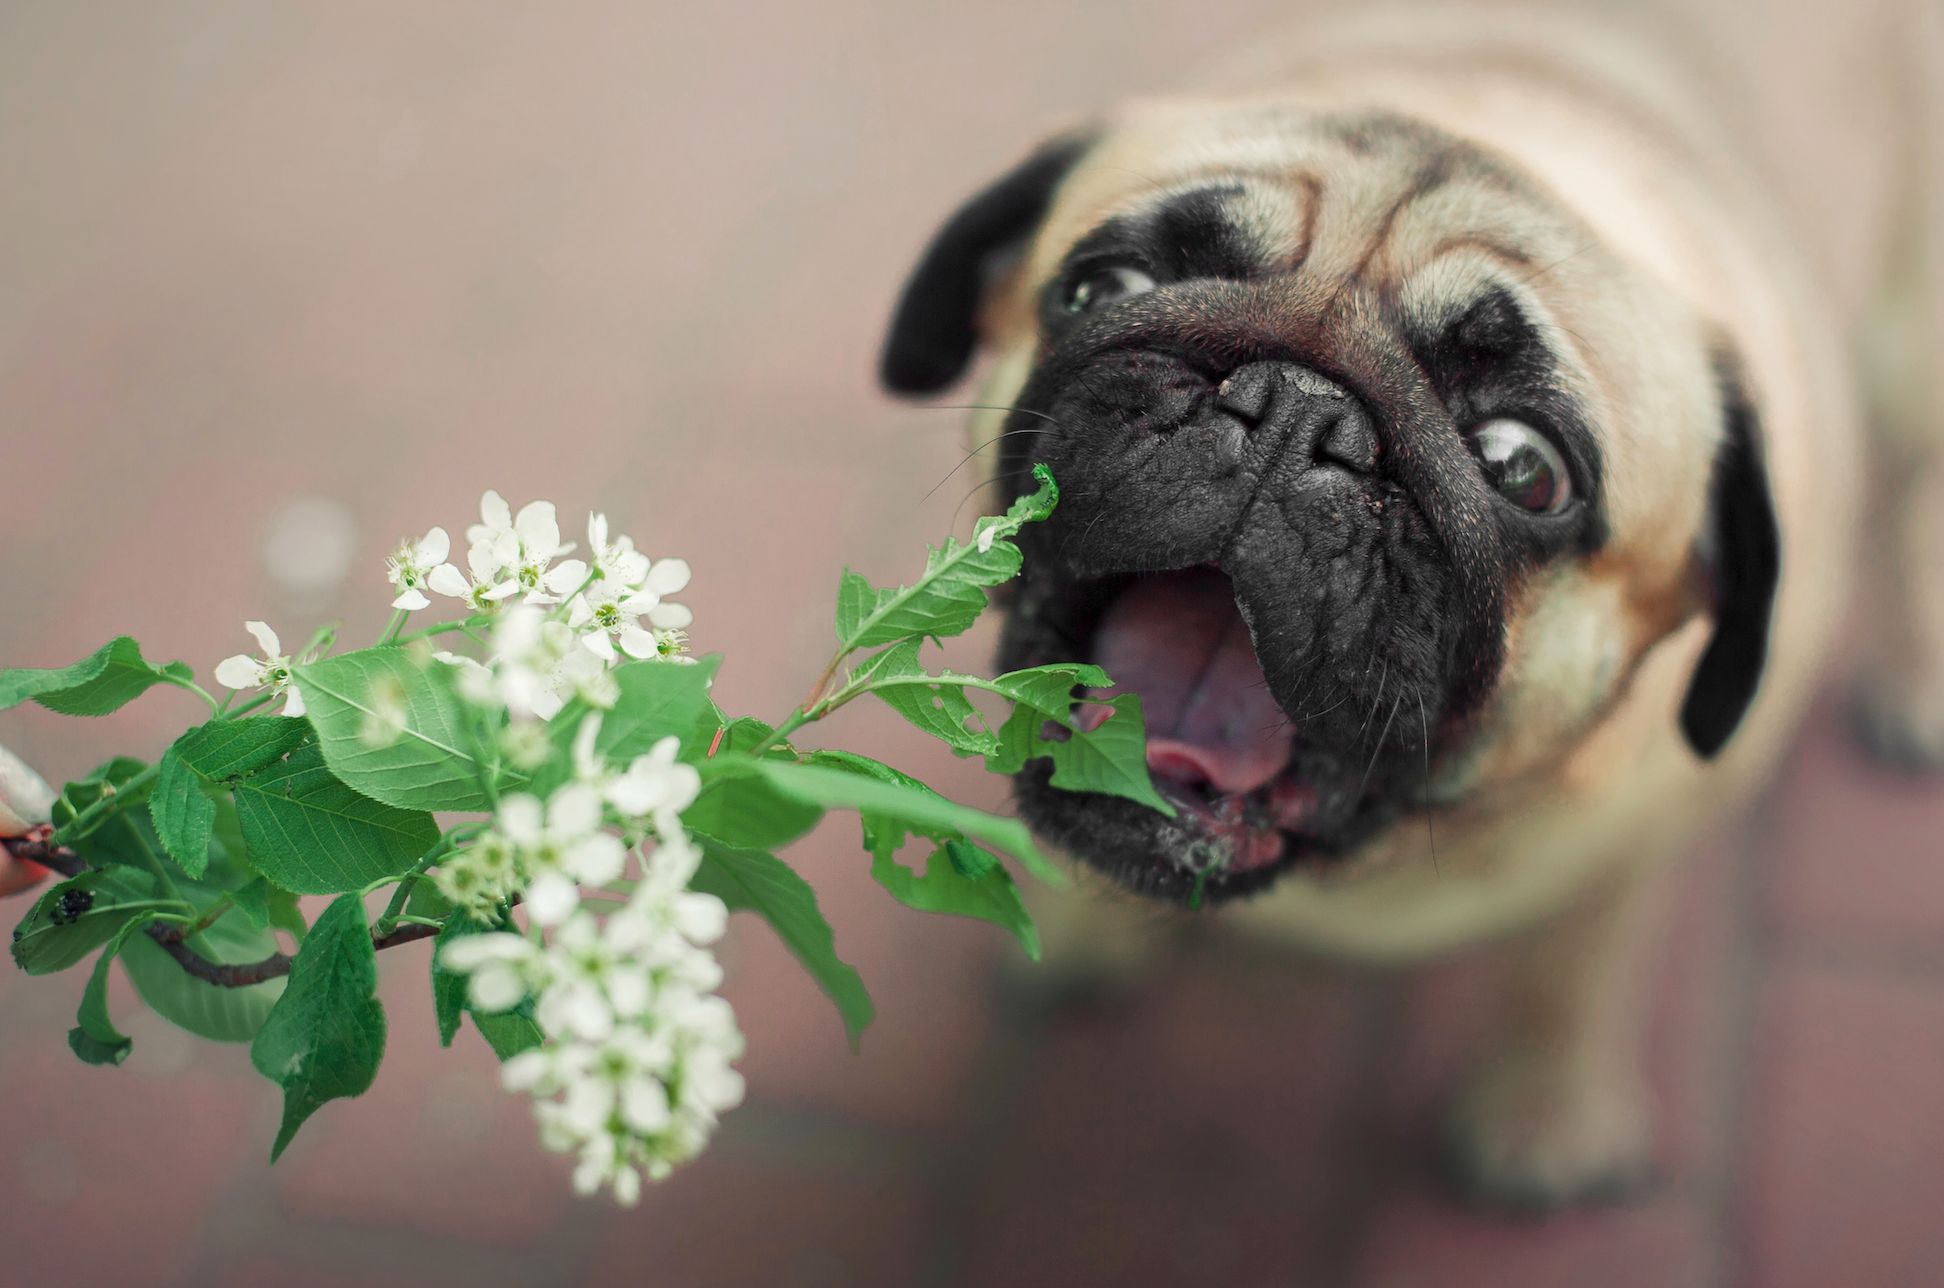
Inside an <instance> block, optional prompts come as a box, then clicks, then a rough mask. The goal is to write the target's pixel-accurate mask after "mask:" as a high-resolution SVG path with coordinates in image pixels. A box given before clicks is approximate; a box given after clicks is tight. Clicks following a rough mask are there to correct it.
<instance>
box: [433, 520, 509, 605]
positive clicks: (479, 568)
mask: <svg viewBox="0 0 1944 1288" xmlns="http://www.w3.org/2000/svg"><path fill="white" fill-rule="evenodd" d="M488 495H489V496H490V495H492V494H491V493H488ZM516 541H517V538H516ZM466 565H467V567H469V568H470V569H471V570H472V575H471V576H470V577H468V576H467V574H465V573H463V572H460V571H459V569H457V568H456V567H454V566H453V565H451V564H449V563H442V564H440V565H439V566H438V567H437V568H434V569H433V570H432V571H431V572H430V573H429V574H427V576H426V579H425V580H426V584H427V585H429V586H430V587H432V589H434V590H436V591H438V592H439V593H440V594H441V595H445V596H447V597H448V598H451V599H463V600H465V601H466V602H467V603H469V604H471V605H472V608H473V611H474V612H476V613H491V612H497V611H498V610H499V606H500V604H501V603H502V602H503V601H505V600H508V599H511V598H512V597H513V596H514V595H517V594H519V593H520V583H519V581H518V579H516V578H515V577H513V576H511V575H509V574H508V572H507V568H506V564H505V562H504V561H503V560H502V559H501V558H500V556H499V554H498V552H496V551H495V550H494V548H493V546H492V545H491V543H488V542H481V543H479V544H477V545H474V546H473V547H472V548H471V549H470V550H468V551H467V552H466Z"/></svg>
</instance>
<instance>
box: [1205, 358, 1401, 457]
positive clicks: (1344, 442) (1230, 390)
mask: <svg viewBox="0 0 1944 1288" xmlns="http://www.w3.org/2000/svg"><path fill="white" fill-rule="evenodd" d="M1215 405H1216V406H1218V407H1220V408H1221V409H1222V410H1224V411H1226V412H1230V413H1232V414H1233V415H1235V416H1236V417H1238V418H1239V419H1240V420H1242V421H1243V423H1244V424H1246V425H1247V426H1248V427H1249V431H1250V433H1251V435H1252V436H1257V437H1259V436H1261V435H1262V434H1264V433H1267V432H1273V433H1276V434H1289V435H1292V436H1293V438H1294V441H1293V442H1291V443H1290V444H1289V448H1290V449H1293V450H1295V451H1298V452H1300V453H1302V454H1303V455H1305V456H1307V457H1308V458H1309V459H1311V460H1313V461H1315V462H1316V463H1317V464H1319V465H1321V464H1324V463H1326V462H1328V463H1330V464H1334V465H1338V466H1341V467H1342V468H1344V469H1347V470H1351V471H1353V472H1355V473H1358V474H1368V473H1370V472H1371V471H1372V470H1374V469H1376V468H1377V456H1378V450H1379V449H1378V443H1377V434H1376V431H1375V430H1374V429H1373V428H1372V426H1371V423H1370V414H1369V413H1368V412H1366V411H1365V410H1364V408H1363V404H1362V403H1360V402H1358V401H1357V400H1356V399H1355V398H1353V397H1351V396H1350V393H1349V391H1347V390H1346V389H1344V388H1343V386H1341V385H1339V384H1337V383H1335V382H1334V381H1332V380H1328V379H1326V378H1325V377H1323V376H1321V375H1318V374H1317V373H1316V372H1314V371H1312V370H1310V369H1309V368H1308V367H1305V366H1302V365H1301V364H1299V363H1294V362H1274V361H1271V362H1252V363H1250V364H1249V365H1248V366H1246V367H1241V368H1238V369H1237V370H1235V371H1234V372H1232V373H1230V375H1229V377H1228V379H1226V380H1224V381H1223V382H1222V384H1221V387H1220V388H1219V389H1217V390H1216V392H1215Z"/></svg>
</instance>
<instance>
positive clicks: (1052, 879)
mask: <svg viewBox="0 0 1944 1288" xmlns="http://www.w3.org/2000/svg"><path fill="white" fill-rule="evenodd" d="M757 768H758V770H759V771H760V772H761V773H762V774H763V775H764V777H766V778H768V779H769V780H770V781H771V782H772V783H774V784H775V785H776V786H777V787H778V788H780V789H782V791H783V792H784V794H785V795H790V796H795V797H797V798H798V799H800V800H805V801H811V802H814V803H816V804H819V805H822V806H824V807H826V808H837V809H855V810H860V811H862V810H867V809H868V810H871V811H874V812H877V813H881V814H885V815H889V816H891V817H893V818H896V819H898V820H900V821H902V822H904V823H906V824H907V825H909V826H911V827H913V828H915V829H922V828H925V827H939V828H954V829H956V830H958V831H960V832H962V833H964V834H965V835H966V836H968V837H973V838H975V839H977V840H980V841H984V842H985V843H986V844H988V845H991V846H993V847H995V848H997V849H999V850H1003V851H1005V852H1006V853H1007V854H1010V855H1012V856H1013V857H1014V858H1016V859H1018V860H1019V861H1020V862H1021V863H1023V864H1025V865H1026V868H1027V870H1029V871H1030V872H1032V874H1033V875H1034V876H1036V877H1038V878H1039V879H1040V880H1042V881H1044V882H1046V883H1047V884H1048V885H1056V886H1061V885H1065V884H1066V878H1065V877H1064V876H1062V875H1061V874H1060V871H1059V869H1057V868H1055V867H1054V866H1053V865H1052V864H1050V863H1048V862H1047V861H1046V856H1045V855H1043V854H1041V853H1040V852H1039V847H1037V846H1036V845H1034V844H1033V835H1032V833H1031V832H1029V831H1028V830H1027V829H1026V825H1025V824H1023V823H1021V822H1020V821H1019V820H1018V819H1012V818H999V817H997V816H996V815H992V814H987V813H984V812H982V811H980V810H976V809H970V808H968V807H966V806H964V805H956V804H953V803H952V802H951V801H948V800H946V799H945V798H944V797H942V796H939V795H938V794H937V793H935V792H933V791H931V790H930V789H929V788H926V789H924V790H922V791H920V790H915V789H914V788H912V787H905V786H901V785H899V784H895V783H889V782H881V781H875V780H873V779H871V778H867V777H863V776H861V775H859V774H856V773H851V772H847V771H845V770H842V769H833V768H831V767H829V766H828V765H786V764H782V763H781V762H777V761H764V762H762V763H761V764H760V765H758V766H757Z"/></svg>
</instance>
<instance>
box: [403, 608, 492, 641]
mask: <svg viewBox="0 0 1944 1288" xmlns="http://www.w3.org/2000/svg"><path fill="white" fill-rule="evenodd" d="M490 620H491V619H490V618H488V617H487V616H486V615H485V614H483V613H474V614H473V615H472V616H471V617H467V618H463V619H461V620H459V621H456V622H440V623H439V624H438V625H436V626H422V627H420V628H419V629H418V630H415V631H412V632H411V633H410V634H407V635H400V636H399V637H398V638H397V639H396V640H394V641H392V642H393V643H395V644H410V643H411V642H412V641H413V640H422V639H424V638H425V637H426V636H428V635H446V634H449V633H451V632H452V631H465V632H466V633H467V634H468V635H471V634H472V630H471V628H472V627H474V626H482V625H484V624H485V623H486V622H488V621H490Z"/></svg>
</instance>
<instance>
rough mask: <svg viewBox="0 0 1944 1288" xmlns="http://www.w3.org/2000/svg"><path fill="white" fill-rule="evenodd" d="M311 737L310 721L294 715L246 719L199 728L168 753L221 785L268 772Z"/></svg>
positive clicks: (178, 742)
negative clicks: (259, 771) (263, 771)
mask: <svg viewBox="0 0 1944 1288" xmlns="http://www.w3.org/2000/svg"><path fill="white" fill-rule="evenodd" d="M310 736H311V723H310V721H308V720H304V719H300V718H298V717H296V716H247V717H245V718H243V719H241V720H219V721H212V722H211V723H209V724H205V725H198V726H196V727H195V728H194V729H191V730H190V731H189V732H188V733H185V734H183V735H182V736H181V737H180V738H177V739H176V740H175V746H173V747H171V748H170V750H171V751H173V752H174V753H175V754H176V755H177V756H178V757H179V758H180V759H181V761H182V763H183V764H185V765H187V766H188V767H189V768H191V769H193V770H195V771H196V772H197V773H198V774H201V775H202V776H203V777H204V778H207V779H209V780H210V781H211V782H215V783H221V782H228V781H229V780H231V779H234V778H242V777H244V776H245V775H248V774H254V773H256V772H257V771H258V770H260V769H268V768H269V767H270V766H271V765H274V764H276V763H277V762H278V761H280V760H282V759H283V758H284V757H285V756H288V755H289V754H290V753H291V752H293V751H295V750H297V748H298V747H300V746H302V745H303V743H304V740H305V739H307V738H309V737H310Z"/></svg>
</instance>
